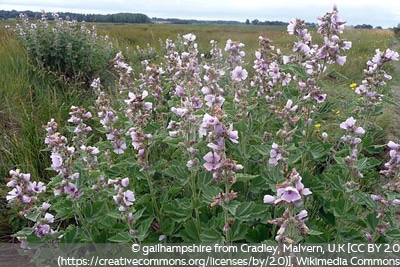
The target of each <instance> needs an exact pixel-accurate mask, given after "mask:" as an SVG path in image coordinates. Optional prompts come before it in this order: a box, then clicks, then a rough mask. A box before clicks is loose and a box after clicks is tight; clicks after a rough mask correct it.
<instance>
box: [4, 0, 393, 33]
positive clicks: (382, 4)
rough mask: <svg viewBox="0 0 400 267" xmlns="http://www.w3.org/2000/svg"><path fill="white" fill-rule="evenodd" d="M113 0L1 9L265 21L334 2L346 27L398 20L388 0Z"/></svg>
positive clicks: (306, 13)
mask: <svg viewBox="0 0 400 267" xmlns="http://www.w3.org/2000/svg"><path fill="white" fill-rule="evenodd" d="M246 3H247V4H243V2H242V1H239V0H230V1H228V0H220V1H212V0H202V1H201V0H170V1H159V0H146V1H143V0H142V1H138V0H131V1H129V0H115V1H114V2H112V3H108V2H102V1H95V0H87V1H85V2H83V3H82V2H81V1H79V0H69V1H65V0H61V1H50V0H37V1H35V3H31V1H30V0H5V1H1V3H0V10H8V11H11V10H17V11H27V10H29V11H32V12H41V11H42V10H45V11H46V12H57V13H60V12H71V13H77V14H96V15H97V14H99V15H107V14H116V13H141V14H145V15H147V16H148V17H149V18H162V19H182V20H201V21H218V20H221V21H238V22H245V21H246V20H247V19H248V20H249V21H250V22H251V21H253V20H255V19H257V20H259V21H261V22H264V21H282V22H289V21H290V20H291V19H292V18H299V19H304V20H305V21H307V22H310V23H313V22H317V17H318V16H323V15H324V14H325V13H326V12H330V11H331V10H332V7H333V6H334V5H335V4H336V5H337V7H338V10H339V15H340V16H341V17H342V19H343V20H344V21H346V22H347V24H346V25H347V26H355V25H362V24H367V25H371V26H373V27H378V26H381V27H383V28H392V27H395V26H397V25H399V23H400V2H397V1H396V2H395V3H393V2H392V1H390V0H381V1H365V0H364V1H363V0H353V1H351V2H350V1H346V0H336V1H332V0H303V1H298V0H282V1H279V2H270V3H266V2H265V1H264V0H249V1H247V2H246ZM310 10H311V11H310Z"/></svg>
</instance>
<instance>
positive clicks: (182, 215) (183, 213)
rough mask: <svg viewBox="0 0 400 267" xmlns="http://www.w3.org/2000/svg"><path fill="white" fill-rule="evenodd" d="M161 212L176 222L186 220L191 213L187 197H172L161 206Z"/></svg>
mask: <svg viewBox="0 0 400 267" xmlns="http://www.w3.org/2000/svg"><path fill="white" fill-rule="evenodd" d="M163 212H164V214H165V215H166V216H169V217H171V218H172V219H173V220H174V221H176V222H182V221H185V220H187V219H188V218H189V217H190V216H191V214H192V207H191V205H190V200H189V199H174V200H172V201H171V202H169V203H167V204H165V205H164V206H163Z"/></svg>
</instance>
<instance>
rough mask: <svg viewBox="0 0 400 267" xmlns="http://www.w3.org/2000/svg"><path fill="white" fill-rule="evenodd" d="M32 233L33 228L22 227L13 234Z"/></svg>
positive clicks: (24, 234)
mask: <svg viewBox="0 0 400 267" xmlns="http://www.w3.org/2000/svg"><path fill="white" fill-rule="evenodd" d="M32 233H33V229H32V228H30V227H24V228H22V229H21V230H19V231H18V232H16V233H15V234H14V236H28V235H30V234H32Z"/></svg>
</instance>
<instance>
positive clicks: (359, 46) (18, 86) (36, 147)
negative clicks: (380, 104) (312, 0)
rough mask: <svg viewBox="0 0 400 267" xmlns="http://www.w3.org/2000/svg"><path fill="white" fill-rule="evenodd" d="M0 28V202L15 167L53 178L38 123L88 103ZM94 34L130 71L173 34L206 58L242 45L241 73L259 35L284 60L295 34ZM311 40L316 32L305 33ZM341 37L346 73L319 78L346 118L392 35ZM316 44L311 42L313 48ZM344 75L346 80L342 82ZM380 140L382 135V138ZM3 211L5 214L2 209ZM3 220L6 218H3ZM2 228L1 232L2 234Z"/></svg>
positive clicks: (258, 30) (142, 30) (173, 29)
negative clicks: (34, 65) (141, 52)
mask: <svg viewBox="0 0 400 267" xmlns="http://www.w3.org/2000/svg"><path fill="white" fill-rule="evenodd" d="M6 23H10V22H2V23H0V62H1V64H0V73H1V79H0V99H1V102H0V137H1V140H0V195H2V196H4V195H5V192H6V190H7V188H5V186H4V183H5V182H6V178H7V177H8V171H9V170H10V169H14V168H19V169H21V170H24V172H29V173H31V174H32V177H40V179H43V180H46V179H48V178H49V177H50V176H51V174H49V173H48V171H46V170H45V169H44V167H45V166H49V155H48V153H47V152H43V151H42V150H43V149H44V148H45V145H44V137H45V131H44V129H43V127H42V126H43V125H45V124H46V123H47V121H49V119H50V118H55V120H56V121H59V122H65V121H66V119H67V118H68V112H69V108H70V106H72V105H75V106H80V105H82V106H91V105H92V102H93V97H91V96H87V95H86V94H84V93H82V92H81V91H80V90H81V88H75V87H73V86H71V87H69V86H65V85H62V84H61V83H59V82H58V81H56V80H45V79H43V77H39V76H37V75H36V74H35V73H34V72H32V71H31V69H30V67H29V65H28V61H27V56H26V53H25V52H24V50H23V47H22V46H21V45H20V44H19V42H18V40H17V39H16V37H15V36H13V35H12V34H11V33H10V32H9V30H7V29H5V27H4V26H5V24H6ZM96 27H97V29H98V33H99V34H100V35H108V36H109V37H110V38H111V40H113V42H114V43H116V44H118V46H119V47H120V48H121V50H122V51H123V53H124V55H126V56H127V62H129V63H130V64H131V65H132V66H133V67H134V66H135V65H139V64H140V62H138V60H137V58H136V57H135V51H136V47H137V46H140V47H141V48H143V49H145V48H146V45H147V44H150V46H152V47H154V48H155V49H156V50H157V51H159V50H160V49H161V45H160V40H163V41H165V39H166V38H170V39H173V40H175V39H176V36H177V35H178V34H179V35H184V34H187V33H194V34H195V35H196V36H197V39H196V42H197V43H198V45H199V52H200V53H207V52H208V51H209V48H210V44H209V43H210V40H215V41H217V42H218V43H219V45H220V47H221V48H223V47H224V46H225V43H226V41H227V40H228V39H232V40H234V41H240V42H242V43H244V44H245V47H244V49H243V50H244V51H245V52H246V57H245V58H244V60H245V64H244V66H246V68H247V69H248V70H249V72H250V76H251V74H252V72H251V69H252V65H253V61H254V59H255V56H254V52H255V51H256V50H257V49H258V47H259V46H258V38H259V36H263V37H267V38H269V39H271V40H272V41H273V44H274V45H275V48H280V49H281V51H282V53H283V54H289V53H290V51H291V47H292V45H293V42H294V41H295V37H294V36H290V35H288V34H287V32H286V28H283V27H267V26H254V25H240V26H237V25H235V26H229V25H170V24H151V25H129V24H124V25H112V24H97V25H96ZM310 31H311V33H312V35H313V36H314V35H315V34H314V33H315V31H316V30H315V29H311V30H310ZM343 37H344V38H346V39H348V40H349V41H352V43H353V45H352V49H351V50H350V51H348V52H347V54H346V55H347V62H346V64H345V66H344V67H335V70H336V71H337V72H339V73H341V74H343V76H334V75H333V76H332V77H327V79H325V80H324V83H325V90H326V92H327V93H328V95H329V97H330V98H333V99H335V100H334V101H333V102H334V103H335V106H334V109H336V110H342V111H343V113H346V108H349V107H348V103H349V102H350V101H349V100H352V99H355V95H354V92H352V91H351V89H350V87H349V85H350V84H352V83H357V84H360V82H361V80H362V79H363V69H364V68H365V66H366V65H365V64H366V62H367V61H368V60H370V59H371V58H372V56H373V55H374V53H375V49H377V48H380V49H381V50H384V49H386V48H387V47H392V46H393V44H394V37H393V33H392V32H391V31H390V30H360V29H347V30H346V31H345V33H344V34H343ZM321 41H322V40H321V39H318V38H316V39H315V40H313V42H315V43H320V42H321ZM392 75H393V78H394V83H398V82H400V77H399V75H398V74H397V73H392ZM346 77H347V78H346ZM393 111H394V110H393V109H389V112H386V113H384V114H383V115H382V117H381V120H380V121H379V122H378V123H380V124H381V125H382V126H383V127H391V133H390V134H391V137H395V138H396V137H397V139H395V140H398V139H399V136H396V135H397V133H396V132H395V131H396V130H395V129H393V128H394V127H393V125H398V124H397V123H398V119H397V115H396V114H395V113H394V112H393ZM382 139H383V140H385V141H386V139H387V138H386V137H382ZM0 204H1V205H0V206H1V208H0V229H1V230H0V240H1V239H3V240H4V239H5V238H6V237H7V236H8V235H9V234H10V231H11V230H13V231H14V230H15V229H13V228H14V227H16V226H15V225H12V223H15V222H16V219H14V218H11V221H10V220H9V219H10V218H7V214H8V213H7V211H6V209H5V208H4V207H5V205H4V204H5V199H0ZM2 209H3V210H2ZM2 216H4V217H2ZM3 229H4V230H3Z"/></svg>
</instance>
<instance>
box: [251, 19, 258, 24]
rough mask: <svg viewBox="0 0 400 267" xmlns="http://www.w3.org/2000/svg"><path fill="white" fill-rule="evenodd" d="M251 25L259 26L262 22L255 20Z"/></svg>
mask: <svg viewBox="0 0 400 267" xmlns="http://www.w3.org/2000/svg"><path fill="white" fill-rule="evenodd" d="M251 24H253V25H258V24H260V21H259V20H258V19H255V20H252V21H251Z"/></svg>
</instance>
